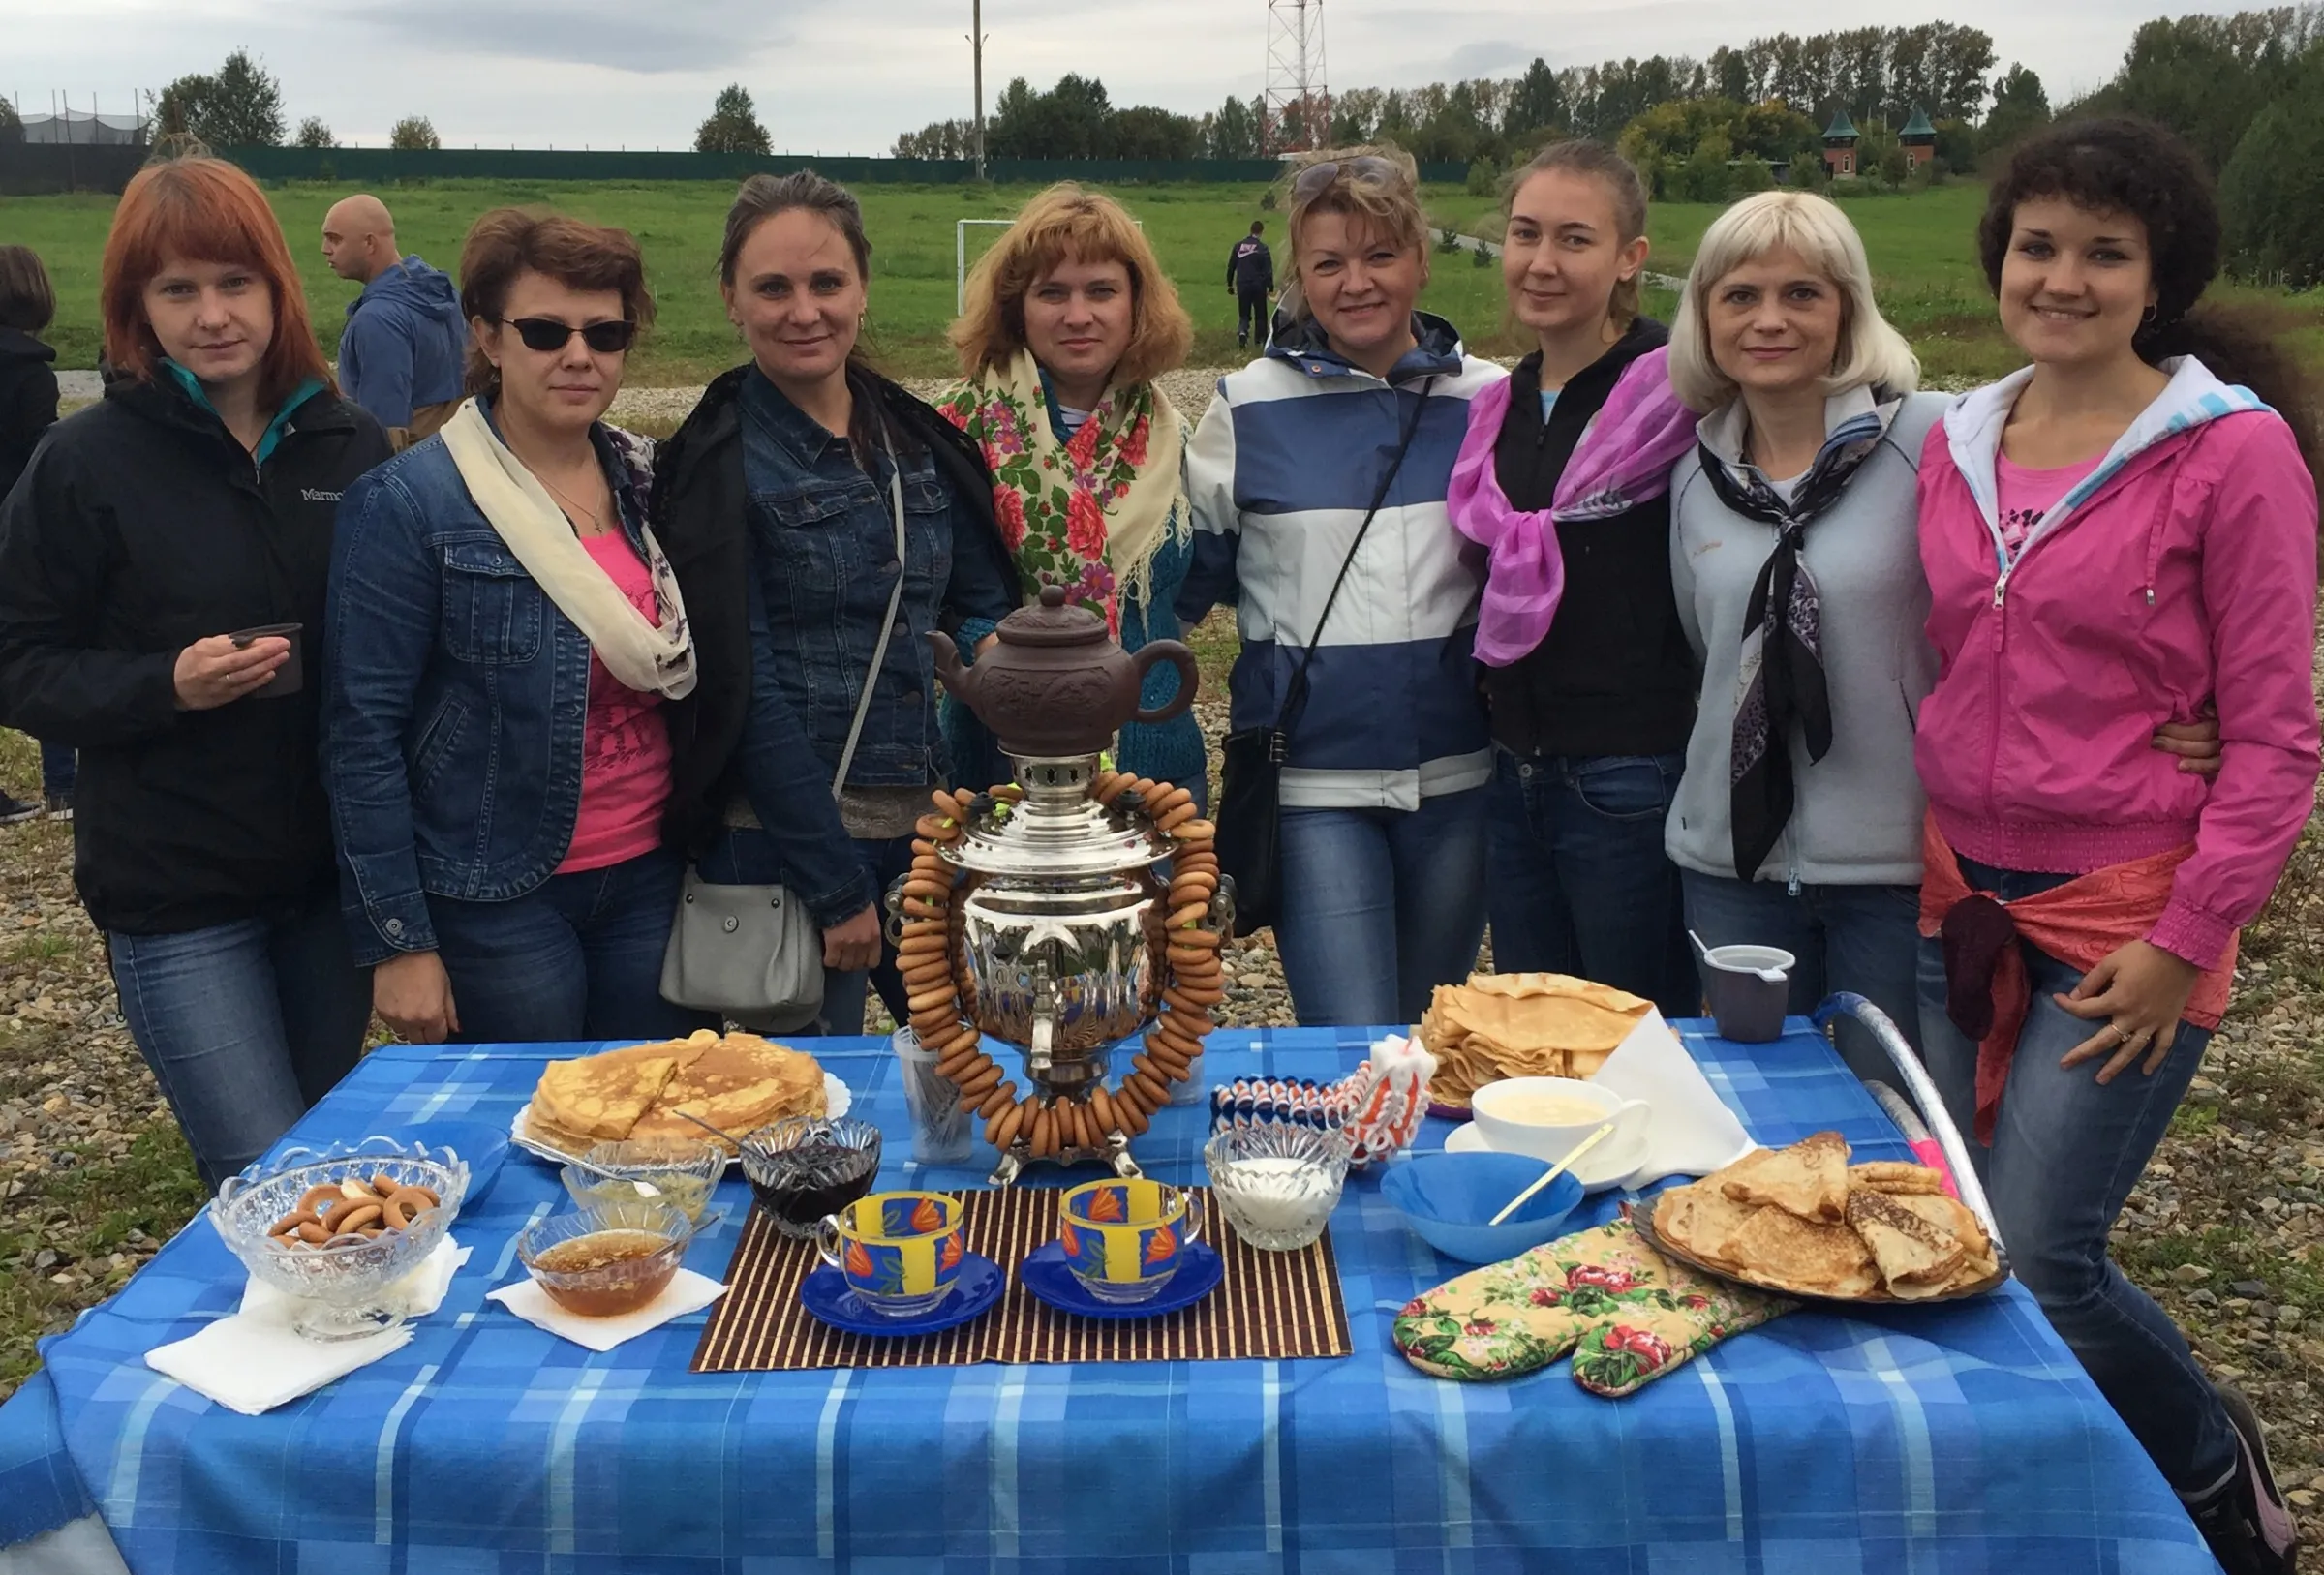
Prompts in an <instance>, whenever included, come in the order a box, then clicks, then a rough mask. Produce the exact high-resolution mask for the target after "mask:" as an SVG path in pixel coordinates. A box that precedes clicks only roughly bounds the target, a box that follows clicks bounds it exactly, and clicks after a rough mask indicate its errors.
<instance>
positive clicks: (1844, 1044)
mask: <svg viewBox="0 0 2324 1575" xmlns="http://www.w3.org/2000/svg"><path fill="white" fill-rule="evenodd" d="M1684 880H1685V883H1686V892H1687V923H1688V924H1690V925H1692V926H1693V927H1694V930H1695V933H1696V934H1697V935H1700V936H1701V937H1702V940H1703V944H1704V945H1705V946H1780V947H1782V948H1783V949H1784V950H1785V951H1787V952H1789V953H1790V954H1792V956H1794V957H1796V958H1798V959H1799V960H1798V964H1797V965H1796V966H1795V967H1793V968H1792V970H1791V990H1790V1000H1789V1010H1790V1011H1791V1012H1794V1013H1797V1014H1800V1015H1806V1014H1807V1013H1810V1012H1813V1011H1815V1010H1816V1008H1817V1007H1818V1006H1819V1004H1821V1002H1822V1000H1823V998H1824V997H1825V996H1827V995H1829V994H1831V993H1832V992H1833V991H1835V990H1853V991H1855V992H1856V993H1857V994H1858V995H1861V996H1863V997H1864V998H1865V999H1866V1000H1868V1001H1870V1002H1871V1003H1872V1004H1873V1005H1874V1006H1877V1007H1879V1008H1880V1009H1881V1011H1882V1012H1885V1013H1887V1014H1888V1016H1889V1018H1890V1019H1891V1020H1892V1021H1894V1022H1895V1024H1896V1026H1897V1029H1898V1031H1899V1032H1901V1033H1902V1034H1903V1035H1904V1036H1905V1042H1906V1043H1907V1044H1909V1045H1912V1046H1913V1047H1914V1048H1915V1049H1917V1048H1918V1047H1919V1045H1920V992H1919V985H1918V983H1917V980H1916V975H1915V970H1916V968H1917V966H1918V962H1919V955H1920V953H1919V948H1920V888H1919V887H1917V886H1802V887H1801V888H1800V889H1799V894H1798V895H1797V896H1793V895H1792V894H1791V893H1790V890H1789V887H1787V886H1786V885H1785V884H1784V883H1783V882H1781V881H1739V880H1734V879H1731V878H1729V877H1728V876H1724V875H1701V874H1697V873H1696V872H1695V871H1694V870H1692V869H1690V870H1687V871H1685V872H1684ZM1836 1043H1837V1046H1838V1048H1839V1051H1840V1058H1841V1059H1842V1060H1843V1061H1846V1062H1847V1063H1848V1069H1849V1071H1850V1072H1852V1073H1854V1074H1855V1075H1857V1076H1859V1077H1863V1078H1874V1077H1877V1078H1879V1079H1880V1080H1881V1081H1882V1082H1885V1083H1894V1082H1895V1081H1896V1080H1897V1073H1896V1069H1895V1068H1894V1067H1893V1066H1891V1065H1890V1064H1889V1061H1888V1057H1887V1055H1886V1054H1884V1053H1883V1052H1882V1051H1881V1047H1880V1046H1879V1045H1876V1044H1874V1043H1873V1039H1872V1035H1871V1034H1870V1033H1868V1032H1866V1030H1865V1028H1864V1025H1863V1024H1862V1023H1859V1022H1857V1021H1856V1019H1855V1018H1853V1017H1846V1016H1844V1017H1842V1018H1840V1019H1839V1022H1838V1024H1837V1026H1836Z"/></svg>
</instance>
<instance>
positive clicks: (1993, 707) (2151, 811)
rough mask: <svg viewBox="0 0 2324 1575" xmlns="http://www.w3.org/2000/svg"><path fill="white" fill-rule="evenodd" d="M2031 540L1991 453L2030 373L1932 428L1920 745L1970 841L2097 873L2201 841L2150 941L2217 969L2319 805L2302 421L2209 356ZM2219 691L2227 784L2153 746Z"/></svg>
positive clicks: (1931, 787)
mask: <svg viewBox="0 0 2324 1575" xmlns="http://www.w3.org/2000/svg"><path fill="white" fill-rule="evenodd" d="M2164 370H2166V371H2168V372H2170V373H2171V381H2170V385H2169V386H2168V387H2166V388H2165V389H2164V390H2163V391H2162V393H2161V394H2160V395H2159V396H2158V397H2157V398H2156V401H2155V403H2154V404H2153V405H2152V406H2150V407H2149V408H2148V409H2147V410H2146V412H2145V413H2144V414H2142V415H2141V416H2140V417H2139V418H2138V420H2137V421H2136V422H2134V423H2133V424H2132V425H2131V427H2130V430H2129V431H2127V432H2125V433H2124V434H2123V436H2122V438H2121V439H2119V440H2118V441H2117V442H2116V443H2115V445H2114V447H2113V449H2111V450H2110V451H2109V452H2108V453H2107V455H2106V457H2105V459H2104V460H2102V461H2101V462H2100V463H2099V465H2098V468H2097V469H2095V470H2094V471H2093V472H2091V474H2090V476H2089V477H2088V478H2086V479H2085V480H2084V481H2083V482H2081V484H2079V485H2078V486H2076V487H2075V488H2074V489H2073V491H2071V492H2069V493H2067V494H2066V496H2065V497H2064V498H2062V499H2061V500H2059V501H2058V503H2057V506H2056V507H2054V508H2052V509H2051V510H2050V512H2049V513H2048V514H2046V515H2044V516H2043V517H2042V518H2041V520H2040V521H2039V522H2038V523H2036V524H2035V526H2034V527H2033V530H2032V531H2031V532H2030V533H2029V534H2028V536H2027V538H2026V541H2025V544H2024V546H2023V547H2022V548H2020V550H2019V552H2018V554H2017V557H2016V559H2015V560H2014V561H2011V560H2009V559H2008V557H2007V556H2006V554H2005V553H2004V552H2003V547H2002V533H2001V528H2000V525H1999V522H1998V519H1997V515H1996V506H1995V498H1996V487H1995V480H1994V458H1995V455H1996V454H1997V453H1998V452H1999V450H2000V447H2001V440H2002V429H2003V425H2004V424H2005V423H2006V421H2007V419H2008V415H2009V410H2010V408H2011V406H2012V405H2014V404H2015V403H2016V400H2017V396H2018V392H2019V390H2020V389H2022V388H2023V387H2024V386H2025V383H2026V381H2027V379H2029V378H2031V377H2032V376H2033V374H2032V373H2031V372H2030V371H2028V372H2021V373H2018V374H2015V375H2014V376H2012V377H2010V378H2007V379H2003V380H2002V381H2001V382H1998V383H1994V384H1992V385H1991V386H1989V387H1985V388H1981V389H1978V390H1977V391H1976V392H1974V393H1972V394H1968V395H1965V396H1963V398H1962V399H1961V400H1960V401H1959V402H1958V403H1957V404H1955V405H1954V406H1953V408H1952V409H1951V410H1949V411H1948V412H1946V415H1945V418H1944V420H1943V421H1942V423H1941V424H1940V425H1938V426H1937V427H1936V428H1934V429H1933V430H1932V431H1931V432H1930V434H1929V439H1928V447H1927V449H1926V451H1925V452H1924V454H1923V456H1922V460H1921V467H1920V556H1921V563H1922V565H1923V567H1925V568H1926V570H1927V571H1928V577H1929V591H1930V594H1931V611H1930V614H1929V623H1928V633H1929V639H1930V641H1931V643H1932V644H1934V645H1935V646H1936V648H1937V653H1938V660H1939V668H1938V678H1937V688H1936V691H1935V692H1934V693H1932V694H1931V695H1930V696H1929V698H1928V700H1927V701H1926V702H1925V703H1924V704H1923V705H1922V707H1921V710H1920V717H1919V723H1918V727H1917V729H1916V737H1915V746H1914V760H1915V762H1916V764H1917V765H1918V767H1919V771H1920V779H1921V782H1922V783H1923V784H1924V785H1925V786H1926V787H1927V789H1928V793H1929V808H1930V811H1931V813H1932V814H1934V815H1935V816H1936V819H1937V825H1938V829H1939V830H1940V831H1942V833H1944V837H1945V840H1946V841H1948V842H1950V843H1951V844H1952V846H1953V848H1954V849H1955V850H1956V851H1957V852H1959V853H1960V854H1962V855H1963V856H1965V857H1967V858H1970V859H1973V860H1976V861H1978V862H1979V863H1988V864H1993V865H1996V866H1999V867H2001V868H2004V869H2021V870H2042V871H2055V872H2060V873H2067V874H2086V873H2088V872H2090V871H2091V870H2094V869H2100V868H2104V867H2105V866H2107V865H2109V864H2115V863H2124V862H2125V861H2127V860H2132V859H2139V858H2144V857H2146V856H2147V855H2149V854H2155V853H2161V852H2164V851H2166V850H2168V849H2171V848H2176V847H2184V846H2186V844H2188V843H2190V842H2191V843H2192V844H2193V845H2194V849H2195V851H2194V853H2193V855H2192V857H2190V858H2189V859H2187V861H2186V863H2183V864H2181V865H2180V866H2179V869H2178V872H2177V875H2176V878H2175V879H2174V882H2173V885H2172V889H2171V898H2170V903H2169V905H2168V906H2167V907H2166V908H2165V909H2164V910H2163V914H2162V917H2161V918H2160V919H2159V920H2158V921H2157V922H2156V925H2155V927H2154V929H2153V930H2152V932H2150V934H2149V935H2148V939H2149V940H2150V941H2152V942H2153V943H2154V944H2155V945H2156V946H2158V947H2160V948H2162V949H2163V950H2164V951H2166V952H2170V953H2172V954H2175V955H2177V956H2180V957H2184V958H2186V960H2187V961H2188V962H2191V963H2193V964H2195V965H2196V966H2198V967H2206V968H2207V967H2210V966H2211V965H2212V964H2213V963H2214V962H2215V961H2216V960H2217V957H2218V955H2219V954H2220V952H2221V951H2222V950H2223V949H2224V948H2225V947H2226V944H2227V942H2228V940H2229V939H2230V938H2231V937H2232V936H2233V935H2234V933H2235V931H2236V930H2237V929H2238V928H2239V927H2241V926H2242V925H2243V924H2246V923H2247V922H2248V921H2249V920H2250V919H2251V917H2252V916H2253V915H2254V914H2256V913H2258V912H2259V909H2260V907H2261V905H2262V904H2263V903H2265V902H2266V901H2267V898H2268V894H2269V892H2270V891H2271V890H2273V889H2274V887H2275V884H2276V877H2277V876H2278V874H2280V873H2281V872H2282V870H2283V865H2284V862H2285V861H2286V860H2287V859H2289V858H2290V857H2291V850H2292V845H2293V843H2294V842H2295V841H2297V840H2298V838H2299V835H2300V830H2301V828H2302V827H2303V826H2304V825H2305V824H2306V823H2307V821H2308V816H2309V810H2310V808H2311V807H2312V805H2313V803H2314V795H2315V782H2316V773H2317V739H2316V706H2315V696H2314V691H2313V690H2312V688H2311V687H2310V680H2309V672H2310V666H2311V663H2312V661H2313V656H2314V651H2315V617H2316V488H2315V482H2314V480H2313V478H2312V477H2310V476H2309V472H2308V468H2307V467H2306V465H2304V464H2303V463H2302V461H2301V458H2300V453H2299V450H2298V447H2297V446H2296V445H2295V443H2294V441H2293V438H2292V432H2291V429H2290V428H2289V427H2288V426H2286V425H2285V424H2284V422H2283V420H2282V419H2281V418H2280V417H2278V415H2277V414H2276V413H2275V412H2274V411H2273V410H2271V409H2268V408H2267V407H2266V406H2265V405H2263V404H2261V403H2260V401H2259V400H2258V398H2257V397H2256V396H2255V395H2253V394H2252V393H2251V392H2250V390H2248V389H2246V388H2239V387H2231V386H2229V385H2228V384H2225V383H2222V382H2220V381H2219V380H2218V379H2217V378H2215V377H2213V376H2212V375H2211V373H2210V372H2209V371H2207V370H2206V369H2205V368H2204V367H2203V365H2202V364H2201V363H2200V362H2198V361H2196V360H2194V359H2192V358H2191V357H2190V358H2186V359H2182V360H2178V361H2174V362H2170V363H2166V365H2165V367H2164ZM2207 700H2214V701H2216V702H2217V706H2218V712H2219V742H2220V746H2221V750H2222V755H2221V760H2220V766H2219V773H2218V775H2217V777H2216V778H2215V779H2213V780H2212V781H2210V782H2208V783H2206V782H2205V781H2204V779H2203V778H2202V777H2200V776H2195V775H2189V774H2187V773H2186V772H2180V771H2179V770H2177V769H2176V761H2175V758H2174V757H2173V756H2170V755H2167V754H2164V753H2162V752H2160V751H2159V750H2156V749H2155V748H2154V747H2153V746H2152V739H2153V735H2154V732H2155V730H2156V728H2157V727H2159V726H2161V725H2162V724H2163V723H2165V722H2184V721H2190V720H2192V719H2193V718H2194V716H2195V714H2196V713H2197V712H2199V711H2200V710H2201V709H2202V707H2203V704H2204V702H2205V701H2207Z"/></svg>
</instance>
